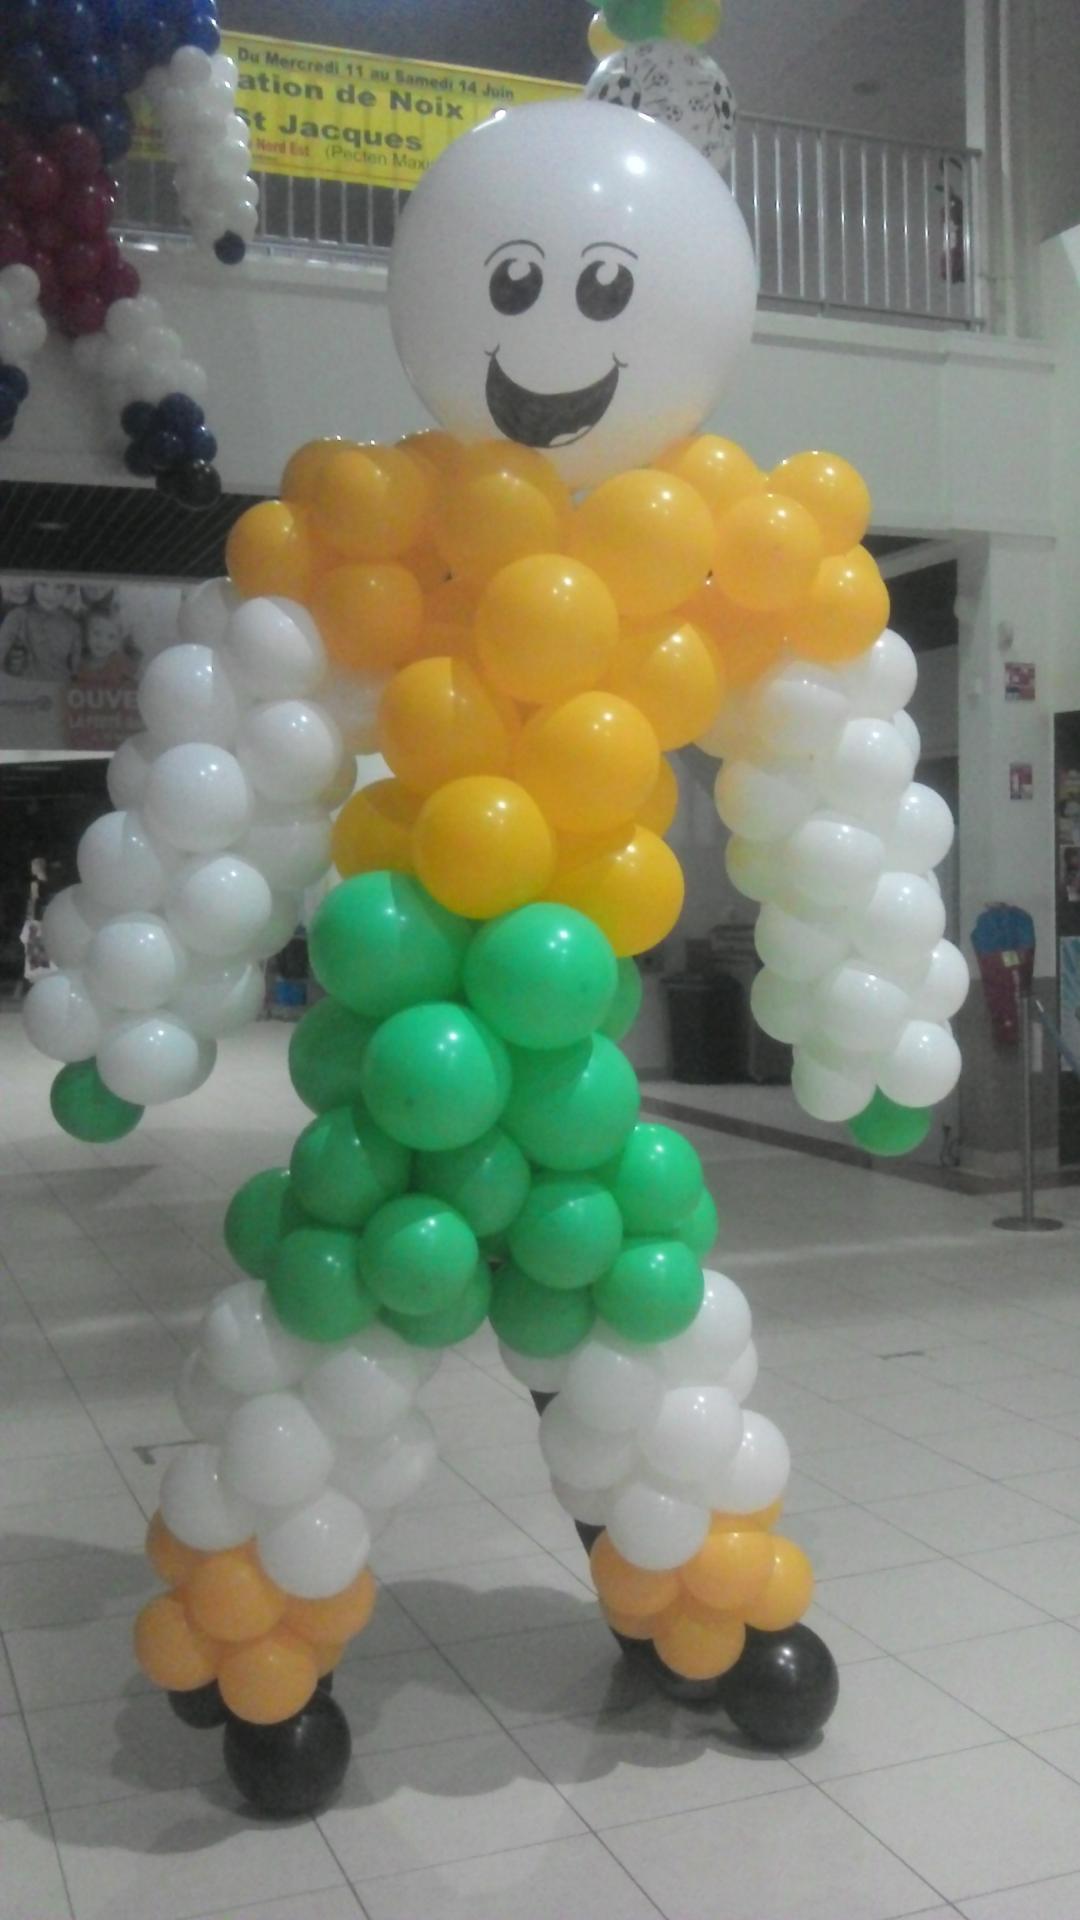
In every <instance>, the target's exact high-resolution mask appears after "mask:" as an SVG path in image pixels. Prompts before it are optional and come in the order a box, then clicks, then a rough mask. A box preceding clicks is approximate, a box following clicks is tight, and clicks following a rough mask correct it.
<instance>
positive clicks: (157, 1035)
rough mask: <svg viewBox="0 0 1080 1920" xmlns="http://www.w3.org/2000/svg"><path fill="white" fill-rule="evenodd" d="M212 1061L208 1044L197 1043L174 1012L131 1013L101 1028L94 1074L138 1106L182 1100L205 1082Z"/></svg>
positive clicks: (214, 1050) (212, 1052) (214, 1054)
mask: <svg viewBox="0 0 1080 1920" xmlns="http://www.w3.org/2000/svg"><path fill="white" fill-rule="evenodd" d="M216 1058H217V1048H216V1046H215V1045H214V1042H213V1041H212V1040H199V1039H197V1038H196V1036H195V1035H194V1034H193V1033H192V1032H191V1030H190V1028H189V1027H185V1025H184V1023H183V1021H182V1020H178V1019H177V1018H176V1016H175V1014H172V1013H169V1012H167V1011H165V1010H164V1009H162V1010H161V1011H160V1012H157V1013H146V1014H138V1015H132V1017H131V1018H130V1019H127V1020H121V1021H119V1022H118V1024H117V1025H116V1026H113V1027H108V1028H106V1030H105V1032H104V1033H103V1034H102V1036H101V1043H100V1045H99V1047H98V1056H97V1065H98V1072H99V1073H100V1075H101V1078H102V1079H103V1080H104V1082H105V1085H106V1086H107V1087H108V1088H109V1090H110V1092H112V1093H115V1094H117V1095H119V1097H120V1099H121V1100H132V1101H134V1102H135V1104H136V1105H137V1106H141V1107H150V1106H159V1105H160V1104H161V1103H162V1102H164V1101H166V1100H181V1099H183V1097H184V1095H185V1094H188V1093H194V1092H195V1091H196V1089H197V1088H198V1087H201V1086H202V1084H203V1082H204V1081H206V1080H208V1079H209V1078H210V1075H211V1074H212V1072H213V1070H214V1061H215V1060H216Z"/></svg>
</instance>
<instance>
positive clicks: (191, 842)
mask: <svg viewBox="0 0 1080 1920" xmlns="http://www.w3.org/2000/svg"><path fill="white" fill-rule="evenodd" d="M253 807H254V796H253V794H252V791H251V787H250V785H249V783H248V779H247V775H246V774H245V773H244V770H243V768H242V767H241V765H240V762H239V760H237V759H236V758H235V757H234V755H233V754H231V753H229V752H228V750H227V749H226V748H225V747H211V746H203V745H201V744H199V743H197V742H189V743H188V744H187V745H185V746H180V747H167V748H166V749H165V751H164V752H163V753H162V754H160V755H159V757H158V758H157V760H155V762H154V765H153V766H152V767H151V769H150V778H149V780H148V781H147V783H146V794H145V798H144V801H143V810H144V812H145V815H146V820H147V824H148V825H149V827H150V829H151V831H152V832H153V833H155V834H156V835H157V836H158V838H159V839H161V840H165V841H167V842H168V843H169V845H170V846H173V847H176V848H177V849H178V850H179V851H180V852H182V853H221V852H223V851H224V850H225V848H226V847H230V846H232V845H233V843H234V842H235V841H236V840H237V839H239V837H240V836H241V834H243V833H244V831H245V829H246V828H247V827H248V825H249V823H250V821H251V816H252V810H253Z"/></svg>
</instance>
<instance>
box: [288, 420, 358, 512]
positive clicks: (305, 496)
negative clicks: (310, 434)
mask: <svg viewBox="0 0 1080 1920" xmlns="http://www.w3.org/2000/svg"><path fill="white" fill-rule="evenodd" d="M347 445H349V442H348V441H346V440H343V439H342V438H341V437H340V435H338V434H334V435H331V436H330V438H328V439H325V440H308V441H307V442H306V443H305V445H304V446H302V447H297V449H296V452H295V453H294V454H292V455H291V457H290V458H289V460H288V461H287V463H286V466H285V471H284V473H283V474H282V476H281V497H282V499H283V500H301V501H304V502H309V501H310V500H311V497H312V495H313V493H314V491H315V485H316V482H317V480H318V478H319V475H320V474H321V472H322V470H323V468H324V466H325V465H326V462H327V459H328V458H329V456H330V455H331V454H332V453H340V451H341V449H342V447H345V446H347Z"/></svg>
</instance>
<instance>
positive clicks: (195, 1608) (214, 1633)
mask: <svg viewBox="0 0 1080 1920" xmlns="http://www.w3.org/2000/svg"><path fill="white" fill-rule="evenodd" d="M184 1605H185V1607H186V1608H187V1611H188V1616H189V1618H190V1619H191V1620H192V1622H193V1623H194V1625H195V1626H197V1627H201V1628H202V1630H203V1632H204V1633H208V1634H209V1635H210V1637H211V1639H212V1640H229V1641H233V1640H257V1639H258V1638H259V1637H260V1635H262V1634H264V1633H269V1632H270V1629H271V1627H276V1626H277V1623H278V1621H279V1620H280V1619H281V1616H282V1614H283V1613H284V1611H285V1595H284V1594H283V1593H282V1591H281V1589H280V1587H276V1586H275V1585H274V1583H273V1581H272V1580H269V1579H267V1576H266V1574H265V1573H264V1572H263V1571H262V1568H261V1567H260V1566H259V1565H258V1564H257V1562H256V1561H255V1559H254V1557H253V1555H251V1554H250V1553H247V1552H245V1550H244V1548H243V1547H231V1548H229V1549H228V1550H227V1551H225V1552H223V1553H212V1554H210V1556H209V1558H208V1559H206V1560H204V1562H203V1564H202V1566H201V1567H199V1568H197V1569H196V1571H195V1572H194V1573H193V1574H192V1576H191V1579H190V1580H189V1581H187V1583H186V1585H185V1587H184Z"/></svg>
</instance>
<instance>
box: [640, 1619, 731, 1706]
mask: <svg viewBox="0 0 1080 1920" xmlns="http://www.w3.org/2000/svg"><path fill="white" fill-rule="evenodd" d="M615 1637H616V1639H617V1640H620V1641H621V1636H620V1635H618V1634H616V1636H615ZM632 1644H633V1643H632ZM636 1645H637V1646H638V1647H640V1648H641V1649H642V1653H641V1655H639V1658H642V1659H644V1661H645V1662H646V1664H647V1666H648V1669H649V1672H650V1674H651V1675H652V1678H653V1682H654V1684H655V1686H656V1690H657V1692H658V1693H662V1694H663V1695H664V1696H665V1698H666V1699H668V1700H678V1701H680V1702H681V1703H682V1705H683V1706H687V1707H707V1706H711V1705H713V1704H715V1702H716V1701H718V1700H719V1699H720V1697H721V1693H720V1689H721V1687H722V1685H723V1681H722V1680H688V1679H687V1678H686V1676H685V1674H681V1673H676V1672H675V1671H674V1668H672V1667H667V1666H665V1665H664V1662H663V1661H662V1660H661V1658H660V1655H659V1654H658V1653H657V1651H656V1648H655V1647H654V1646H653V1643H652V1641H651V1640H639V1641H637V1642H636Z"/></svg>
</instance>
